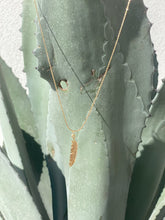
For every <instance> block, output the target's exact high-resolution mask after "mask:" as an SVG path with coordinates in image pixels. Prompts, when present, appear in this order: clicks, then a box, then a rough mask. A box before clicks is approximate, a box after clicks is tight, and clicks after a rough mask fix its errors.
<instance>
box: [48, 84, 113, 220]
mask: <svg viewBox="0 0 165 220" xmlns="http://www.w3.org/2000/svg"><path fill="white" fill-rule="evenodd" d="M78 90H79V89H77V90H76V87H74V88H73V89H72V88H71V93H68V94H66V96H65V97H64V98H65V100H64V99H63V103H64V104H65V106H67V113H69V117H68V118H69V119H70V120H69V122H70V123H71V125H72V126H74V127H78V126H79V125H80V124H81V123H82V120H83V117H82V116H80V113H81V115H82V114H83V116H85V113H86V112H87V111H88V107H89V105H88V104H89V101H88V98H87V97H86V95H82V97H81V100H78V99H79V95H76V94H78ZM54 93H55V92H53V91H52V92H51V93H50V96H51V97H50V100H52V101H51V102H50V105H49V114H50V115H49V117H48V124H49V126H48V133H47V146H48V150H49V152H50V153H51V154H52V157H53V158H54V160H56V161H57V165H58V166H59V167H60V169H61V170H62V172H63V174H64V176H65V178H66V186H67V198H68V218H69V219H79V218H80V216H81V218H82V219H96V218H97V216H101V215H102V213H103V212H104V209H105V206H106V202H107V198H106V197H105V195H106V194H107V192H108V186H109V183H108V182H109V168H108V156H107V147H106V142H105V136H104V133H103V130H102V123H101V121H102V120H101V119H100V116H99V115H98V113H97V112H96V111H95V110H94V111H93V113H92V115H91V116H90V119H89V121H88V122H87V124H86V126H85V129H83V130H81V131H80V132H79V134H78V136H77V137H76V139H77V141H78V152H77V158H76V162H75V164H74V165H73V167H72V168H70V169H69V155H70V146H71V133H70V132H69V131H68V130H67V129H66V127H65V124H64V120H63V117H62V114H61V110H60V108H59V105H58V100H57V96H56V95H55V94H54ZM68 100H70V101H69V102H68ZM74 100H75V101H76V102H77V103H78V102H83V103H84V104H83V106H82V107H81V110H80V109H79V111H77V109H76V108H75V107H74V106H72V102H73V101H74ZM86 103H87V104H86ZM54 106H56V108H54ZM71 117H72V118H73V120H71ZM93 125H94V126H93ZM100 131H101V132H100ZM52 137H53V139H52ZM89 137H90V138H89ZM102 198H104V199H102ZM93 204H95V205H93ZM82 207H83V208H82Z"/></svg>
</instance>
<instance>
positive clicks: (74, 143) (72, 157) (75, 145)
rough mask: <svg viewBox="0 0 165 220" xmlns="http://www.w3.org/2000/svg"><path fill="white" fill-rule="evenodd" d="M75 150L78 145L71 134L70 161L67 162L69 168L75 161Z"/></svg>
mask: <svg viewBox="0 0 165 220" xmlns="http://www.w3.org/2000/svg"><path fill="white" fill-rule="evenodd" d="M77 149H78V144H77V141H76V138H75V134H74V133H72V145H71V151H70V160H69V166H70V167H72V166H73V164H74V162H75V160H76V155H77Z"/></svg>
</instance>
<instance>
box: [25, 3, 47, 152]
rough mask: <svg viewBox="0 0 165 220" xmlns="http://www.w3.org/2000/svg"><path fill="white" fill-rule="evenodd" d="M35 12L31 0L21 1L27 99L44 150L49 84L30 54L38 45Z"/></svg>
mask: <svg viewBox="0 0 165 220" xmlns="http://www.w3.org/2000/svg"><path fill="white" fill-rule="evenodd" d="M35 17H36V12H35V8H34V4H33V1H28V0H25V1H24V2H23V23H22V41H23V42H22V50H23V55H24V66H25V68H24V71H25V72H26V74H27V87H28V89H29V99H30V102H31V106H32V112H33V115H34V119H35V123H36V127H37V129H38V135H39V142H40V144H41V146H42V150H43V152H44V151H45V140H46V121H47V111H48V95H49V85H48V83H46V81H44V80H42V79H41V78H40V76H39V74H38V72H37V70H36V69H35V68H36V67H37V59H36V58H35V57H34V55H33V54H32V51H33V50H34V48H36V47H38V45H37V41H36V38H35V32H36V25H35Z"/></svg>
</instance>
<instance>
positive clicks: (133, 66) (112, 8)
mask: <svg viewBox="0 0 165 220" xmlns="http://www.w3.org/2000/svg"><path fill="white" fill-rule="evenodd" d="M102 2H103V5H104V9H105V15H106V17H107V18H108V20H109V22H110V24H111V26H112V27H113V30H114V35H115V36H116V35H117V33H118V30H119V27H120V24H121V21H122V16H123V14H124V10H125V7H126V4H127V0H124V1H123V0H117V1H116V0H111V1H109V0H102ZM150 26H151V24H150V23H149V21H148V19H147V18H146V8H145V7H144V4H143V0H136V1H133V0H132V1H131V4H130V9H129V12H128V15H127V18H126V22H125V25H124V29H123V32H122V35H121V38H120V41H119V43H120V49H121V52H122V53H123V55H124V59H125V62H127V63H128V65H129V68H130V70H131V73H132V78H133V79H134V80H135V83H136V85H137V88H138V94H139V96H141V98H142V100H143V103H144V107H145V110H146V111H148V108H149V106H150V102H151V90H152V73H153V71H154V69H153V66H154V65H153V47H152V43H151V40H150V35H149V30H150Z"/></svg>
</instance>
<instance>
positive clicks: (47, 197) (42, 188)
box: [38, 161, 53, 219]
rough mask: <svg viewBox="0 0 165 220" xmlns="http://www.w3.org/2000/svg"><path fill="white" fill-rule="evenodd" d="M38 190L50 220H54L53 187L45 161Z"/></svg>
mask: <svg viewBox="0 0 165 220" xmlns="http://www.w3.org/2000/svg"><path fill="white" fill-rule="evenodd" d="M38 190H39V192H40V195H41V198H42V200H43V203H44V205H45V208H46V210H47V212H48V215H49V217H50V219H53V212H52V195H51V185H50V179H49V173H48V168H47V167H46V165H45V161H44V163H43V167H42V174H41V178H40V181H39V184H38Z"/></svg>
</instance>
